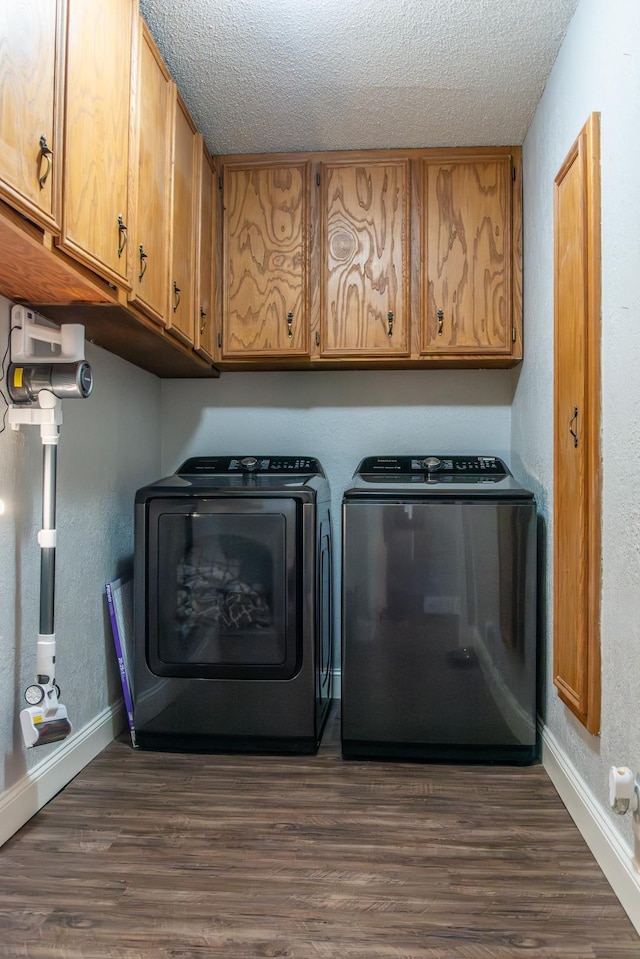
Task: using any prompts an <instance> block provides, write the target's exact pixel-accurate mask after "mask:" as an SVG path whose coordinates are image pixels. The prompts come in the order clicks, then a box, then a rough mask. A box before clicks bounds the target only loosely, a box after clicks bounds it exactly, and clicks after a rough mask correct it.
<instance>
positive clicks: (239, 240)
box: [223, 162, 309, 358]
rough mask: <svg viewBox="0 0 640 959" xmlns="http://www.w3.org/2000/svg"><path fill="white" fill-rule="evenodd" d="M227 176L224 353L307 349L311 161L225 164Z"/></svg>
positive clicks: (303, 352) (301, 351)
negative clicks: (309, 163)
mask: <svg viewBox="0 0 640 959" xmlns="http://www.w3.org/2000/svg"><path fill="white" fill-rule="evenodd" d="M223 182H224V212H223V237H224V269H223V275H224V293H223V302H224V305H223V355H224V356H225V357H250V356H252V357H260V358H267V357H270V356H272V357H282V356H301V355H302V356H305V355H308V353H309V346H308V343H309V333H308V327H309V318H308V307H307V289H308V283H307V230H308V214H307V210H308V200H307V196H308V190H307V185H308V173H307V164H306V163H299V164H293V163H285V162H282V163H278V164H255V165H253V164H252V165H242V164H240V165H238V166H231V165H228V166H225V168H224V173H223Z"/></svg>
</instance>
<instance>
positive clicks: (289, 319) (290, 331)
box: [287, 313, 293, 339]
mask: <svg viewBox="0 0 640 959" xmlns="http://www.w3.org/2000/svg"><path fill="white" fill-rule="evenodd" d="M287 336H288V337H289V339H291V337H292V336H293V313H287Z"/></svg>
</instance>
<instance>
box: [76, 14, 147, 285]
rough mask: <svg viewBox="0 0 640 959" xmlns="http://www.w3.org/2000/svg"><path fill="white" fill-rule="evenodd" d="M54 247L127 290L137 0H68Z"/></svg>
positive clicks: (128, 283)
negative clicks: (59, 211) (59, 214)
mask: <svg viewBox="0 0 640 959" xmlns="http://www.w3.org/2000/svg"><path fill="white" fill-rule="evenodd" d="M68 2H69V12H68V26H67V66H66V84H65V108H66V115H65V142H64V191H63V220H62V237H61V241H60V245H61V246H62V247H63V248H64V249H65V250H66V251H67V253H69V254H70V255H72V256H74V257H75V258H76V259H78V260H79V261H81V262H82V263H84V264H85V265H87V266H88V267H90V268H91V269H93V270H95V271H96V272H97V273H99V274H100V275H101V276H103V277H104V278H105V279H108V280H110V281H112V282H113V283H115V284H117V285H118V286H121V287H123V288H126V289H130V288H131V287H130V282H129V276H130V270H129V263H130V256H129V250H130V245H129V244H128V242H127V241H128V230H129V227H130V225H131V224H130V220H131V206H130V203H131V199H132V198H131V195H130V191H129V174H130V170H131V169H132V168H133V155H132V146H133V137H132V136H131V131H130V116H131V73H132V58H133V47H134V43H135V39H136V37H137V24H138V17H137V14H138V5H137V0H109V2H108V3H94V2H92V0H68Z"/></svg>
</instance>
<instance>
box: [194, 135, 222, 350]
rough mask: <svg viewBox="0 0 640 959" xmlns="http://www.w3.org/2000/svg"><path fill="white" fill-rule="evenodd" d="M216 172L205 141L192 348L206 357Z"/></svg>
mask: <svg viewBox="0 0 640 959" xmlns="http://www.w3.org/2000/svg"><path fill="white" fill-rule="evenodd" d="M217 178H218V177H217V172H216V169H215V166H214V165H213V161H212V159H211V156H210V155H209V151H208V150H207V147H206V144H205V143H204V141H203V143H202V150H201V160H200V198H199V199H200V204H199V225H198V256H197V276H196V316H195V322H196V328H195V349H196V351H197V352H198V353H199V354H200V355H201V356H204V357H205V358H206V359H208V360H211V361H212V362H213V359H214V357H215V355H216V335H217V317H216V311H215V306H216V289H215V278H216V242H215V240H216V208H217V204H216V195H217Z"/></svg>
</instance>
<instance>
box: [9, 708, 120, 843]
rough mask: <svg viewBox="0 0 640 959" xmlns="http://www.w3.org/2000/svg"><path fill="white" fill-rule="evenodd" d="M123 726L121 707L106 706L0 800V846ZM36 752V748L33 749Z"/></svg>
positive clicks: (82, 767) (106, 744) (26, 774)
mask: <svg viewBox="0 0 640 959" xmlns="http://www.w3.org/2000/svg"><path fill="white" fill-rule="evenodd" d="M125 726H126V715H125V711H124V706H123V704H122V703H116V704H115V705H114V706H108V707H107V709H105V710H104V711H103V712H102V713H100V715H99V716H96V718H95V719H94V720H93V721H92V722H90V723H89V724H88V725H87V726H84V727H83V728H82V729H79V730H78V732H77V733H72V734H71V735H70V736H69V737H68V738H67V739H66V740H65V741H64V743H62V744H61V745H60V746H59V747H58V748H57V749H56V751H55V752H54V753H53V754H52V755H51V756H48V757H47V758H46V759H44V760H43V761H42V762H40V763H38V765H37V766H34V767H33V769H30V770H29V771H28V772H27V773H25V775H24V776H23V777H22V779H20V780H19V781H18V782H17V783H16V784H15V785H14V786H11V787H10V788H9V789H7V790H5V792H4V793H3V794H2V796H0V846H1V845H2V844H3V843H5V842H6V841H7V839H10V838H11V836H13V835H14V833H16V832H17V831H18V829H21V828H22V826H24V824H25V823H26V822H28V821H29V819H31V817H32V816H35V814H36V813H37V812H38V811H39V810H40V809H42V807H43V806H44V805H45V804H46V803H48V802H49V800H50V799H53V797H54V796H55V795H56V793H58V792H60V790H61V789H64V787H65V786H66V785H68V783H70V782H71V780H72V779H73V778H74V776H77V775H78V773H79V772H80V771H81V770H82V769H84V767H85V766H86V765H87V763H90V762H91V760H92V759H95V757H96V756H97V755H98V753H100V752H102V750H103V749H104V748H105V747H106V746H108V745H109V743H110V742H111V741H112V740H113V739H114V738H115V737H116V736H117V735H118V733H120V732H121V731H122V730H123V729H124V728H125ZM36 748H37V747H36Z"/></svg>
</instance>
